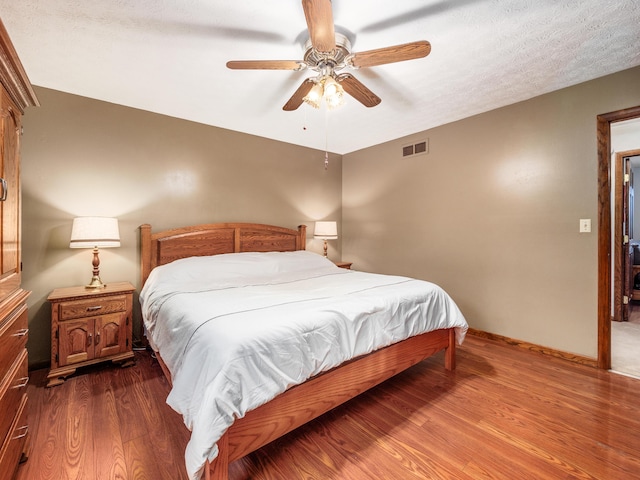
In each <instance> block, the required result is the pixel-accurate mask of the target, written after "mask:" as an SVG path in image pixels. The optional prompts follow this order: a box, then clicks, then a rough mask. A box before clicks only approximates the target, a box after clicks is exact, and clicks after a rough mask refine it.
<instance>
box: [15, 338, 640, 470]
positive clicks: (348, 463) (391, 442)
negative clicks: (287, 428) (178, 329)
mask: <svg viewBox="0 0 640 480" xmlns="http://www.w3.org/2000/svg"><path fill="white" fill-rule="evenodd" d="M136 359H137V364H136V365H135V366H133V367H129V368H124V369H120V368H118V367H115V368H114V367H110V366H106V367H105V366H102V367H92V368H88V369H85V370H81V371H80V373H79V374H78V375H76V376H75V377H73V378H70V379H69V380H67V381H66V382H65V383H64V384H63V385H61V386H58V387H53V388H48V389H47V388H44V384H45V377H46V374H47V372H46V371H37V372H32V374H31V380H30V385H29V397H30V398H29V401H30V423H31V432H32V437H31V443H32V452H31V456H30V458H29V460H28V461H27V462H26V463H24V464H22V465H21V466H20V469H19V470H18V475H17V479H18V480H34V479H37V480H45V479H52V480H53V479H55V480H58V479H86V480H94V479H122V480H125V479H128V480H133V479H135V480H142V479H154V480H157V479H167V480H181V479H186V474H185V471H184V466H183V464H184V462H183V451H184V447H185V445H186V442H187V440H188V432H187V430H186V428H185V427H184V426H183V425H182V422H181V419H180V417H179V416H178V415H177V414H176V413H175V412H173V411H172V410H171V409H170V408H169V407H168V406H167V405H166V404H165V403H164V399H165V397H166V395H167V393H168V391H169V389H168V385H167V382H166V380H165V379H164V377H163V376H162V373H161V370H160V367H159V366H158V365H157V363H155V361H154V360H153V359H152V358H151V357H150V355H149V354H148V353H147V352H137V353H136ZM457 365H458V366H457V369H456V371H455V372H447V371H445V370H444V367H443V356H442V354H439V355H437V356H436V357H434V358H432V359H429V360H427V361H424V362H422V363H420V364H418V365H416V366H415V367H413V368H411V369H409V370H408V371H406V372H404V373H402V374H400V375H398V376H397V377H395V378H393V379H391V380H389V381H387V382H385V383H383V384H382V385H380V386H378V387H376V388H374V389H373V390H371V391H370V392H367V393H365V394H362V395H361V396H359V397H357V398H356V399H354V400H352V401H351V402H349V403H347V404H346V405H343V406H341V407H338V408H336V409H335V410H333V411H331V412H329V413H328V414H326V415H324V416H322V417H320V418H319V419H317V420H315V421H313V422H311V423H310V424H308V425H305V426H303V427H301V428H300V429H298V430H296V431H294V432H292V433H290V434H289V435H287V436H285V437H283V438H282V439H280V440H277V441H275V442H273V443H272V444H269V445H267V446H266V447H263V448H262V449H260V450H258V451H257V452H255V453H253V454H251V455H249V456H248V457H245V458H244V459H242V460H239V461H237V462H235V463H233V464H232V465H231V472H230V479H232V480H248V479H256V480H258V479H283V480H284V479H286V480H294V479H306V480H311V479H322V480H327V479H332V480H338V479H339V480H363V479H394V480H397V479H508V480H513V479H514V478H531V479H578V478H580V479H587V478H589V479H606V480H610V479H635V478H640V413H639V408H638V405H639V404H640V380H637V379H633V378H629V377H625V376H622V375H616V374H612V373H609V372H605V371H600V370H596V369H594V368H592V367H588V366H583V365H578V364H573V363H570V362H567V361H565V360H561V359H557V358H551V357H546V356H543V355H541V354H538V353H534V352H529V351H526V350H523V349H520V348H517V347H513V346H509V345H505V344H501V343H497V342H494V341H491V340H487V339H483V338H479V337H472V336H468V337H467V340H466V341H465V343H464V345H463V346H462V347H460V348H459V350H458V364H457Z"/></svg>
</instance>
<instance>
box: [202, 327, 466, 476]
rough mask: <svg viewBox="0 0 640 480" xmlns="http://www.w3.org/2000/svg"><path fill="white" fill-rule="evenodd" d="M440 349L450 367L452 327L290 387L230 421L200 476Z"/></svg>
mask: <svg viewBox="0 0 640 480" xmlns="http://www.w3.org/2000/svg"><path fill="white" fill-rule="evenodd" d="M441 350H445V368H446V369H447V370H453V369H454V368H455V330H454V329H453V328H450V329H443V330H435V331H433V332H428V333H425V334H422V335H418V336H415V337H411V338H409V339H407V340H404V341H402V342H399V343H396V344H394V345H390V346H388V347H386V348H383V349H380V350H377V351H375V352H372V353H370V354H368V355H365V356H362V357H359V358H356V359H354V360H352V361H350V362H347V363H345V364H343V365H341V366H339V367H337V368H334V369H333V370H330V371H328V372H326V373H323V374H321V375H318V376H316V377H313V378H311V379H310V380H308V381H306V382H305V383H303V384H301V385H297V386H295V387H292V388H290V389H289V390H287V391H286V392H284V393H282V394H281V395H279V396H277V397H276V398H274V399H273V400H271V401H270V402H268V403H266V404H264V405H262V406H260V407H258V408H256V409H255V410H252V411H250V412H248V413H247V415H246V416H245V417H243V418H240V419H238V420H236V421H235V423H234V424H233V425H232V426H231V427H229V430H227V433H225V435H224V436H223V437H222V438H221V439H220V440H219V441H218V449H219V454H218V457H217V458H216V459H215V460H214V461H213V462H212V463H210V464H207V467H206V469H205V479H206V480H228V478H229V463H231V462H233V461H235V460H238V459H239V458H242V457H244V456H245V455H247V454H249V453H251V452H253V451H255V450H257V449H259V448H260V447H262V446H264V445H266V444H267V443H269V442H271V441H273V440H275V439H277V438H280V437H281V436H283V435H285V434H286V433H288V432H290V431H292V430H294V429H295V428H298V427H299V426H301V425H304V424H305V423H307V422H309V421H311V420H313V419H314V418H317V417H319V416H320V415H322V414H323V413H326V412H328V411H329V410H331V409H332V408H335V407H337V406H338V405H341V404H343V403H345V402H346V401H348V400H350V399H352V398H354V397H355V396H357V395H359V394H360V393H363V392H365V391H366V390H369V389H370V388H372V387H374V386H376V385H378V384H379V383H381V382H383V381H385V380H387V379H389V378H391V377H393V376H394V375H396V374H398V373H400V372H402V371H404V370H406V369H407V368H409V367H411V366H413V365H415V364H417V363H418V362H420V361H422V360H424V359H425V358H428V357H430V356H432V355H434V354H435V353H437V352H439V351H441Z"/></svg>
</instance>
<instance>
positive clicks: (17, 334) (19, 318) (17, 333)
mask: <svg viewBox="0 0 640 480" xmlns="http://www.w3.org/2000/svg"><path fill="white" fill-rule="evenodd" d="M28 321H29V320H28V315H27V307H26V305H22V306H20V307H19V308H17V309H16V310H15V311H14V312H12V313H11V315H9V318H8V320H7V321H6V322H5V323H3V324H2V325H1V326H0V384H1V383H2V379H3V378H4V376H5V375H6V374H7V372H8V371H9V369H10V368H11V366H12V365H13V362H14V360H15V359H16V357H17V356H18V355H19V354H20V351H21V350H22V349H24V348H25V347H26V346H27V337H28V333H29V327H28Z"/></svg>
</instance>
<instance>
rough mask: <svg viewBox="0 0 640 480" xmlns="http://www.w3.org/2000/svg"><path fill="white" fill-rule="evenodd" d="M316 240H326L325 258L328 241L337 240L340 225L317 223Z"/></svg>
mask: <svg viewBox="0 0 640 480" xmlns="http://www.w3.org/2000/svg"><path fill="white" fill-rule="evenodd" d="M313 237H314V238H321V239H323V240H324V256H325V257H326V256H327V240H335V239H337V238H338V225H337V223H336V222H316V226H315V229H314V231H313Z"/></svg>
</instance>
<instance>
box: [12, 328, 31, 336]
mask: <svg viewBox="0 0 640 480" xmlns="http://www.w3.org/2000/svg"><path fill="white" fill-rule="evenodd" d="M27 333H29V329H28V328H22V329H20V330H18V331H17V332H16V333H14V334H12V335H11V336H12V337H24V336H25V335H26V334H27Z"/></svg>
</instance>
